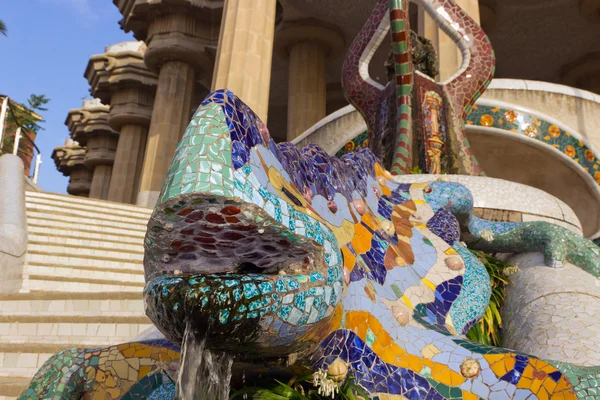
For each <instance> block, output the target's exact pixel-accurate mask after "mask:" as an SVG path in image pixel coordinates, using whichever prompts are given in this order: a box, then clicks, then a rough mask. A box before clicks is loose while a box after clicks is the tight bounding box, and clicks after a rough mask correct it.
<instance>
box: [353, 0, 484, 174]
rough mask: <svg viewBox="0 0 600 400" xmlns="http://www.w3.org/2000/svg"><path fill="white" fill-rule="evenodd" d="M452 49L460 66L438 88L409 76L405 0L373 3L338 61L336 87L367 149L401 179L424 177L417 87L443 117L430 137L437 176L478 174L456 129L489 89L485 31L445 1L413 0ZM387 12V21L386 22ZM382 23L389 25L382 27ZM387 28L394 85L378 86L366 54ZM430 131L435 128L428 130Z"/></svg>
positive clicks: (426, 159) (426, 151)
mask: <svg viewBox="0 0 600 400" xmlns="http://www.w3.org/2000/svg"><path fill="white" fill-rule="evenodd" d="M418 3H420V4H421V5H422V6H423V7H424V8H425V10H426V11H427V12H428V13H429V14H430V15H431V16H432V18H433V19H434V20H435V21H436V22H437V23H438V24H439V25H440V27H441V29H443V30H444V31H445V32H446V33H447V34H448V35H449V36H450V37H451V38H452V39H454V41H455V42H456V43H457V45H458V47H459V48H460V50H461V52H462V56H463V63H462V65H461V67H460V69H459V70H458V71H457V72H456V73H455V74H454V75H453V76H451V77H450V78H449V79H447V80H446V81H444V82H439V83H438V82H434V81H432V80H431V79H429V78H428V77H426V76H424V75H422V74H418V73H415V71H414V67H413V65H412V61H411V52H412V48H411V43H410V35H409V34H407V32H410V27H409V22H408V17H407V15H408V14H407V11H408V0H378V2H377V4H376V6H375V9H374V10H373V13H372V14H371V16H370V17H369V19H368V20H367V22H366V24H365V25H364V27H363V28H362V30H361V31H360V33H359V34H358V36H357V37H356V39H355V40H354V42H353V43H352V45H351V47H350V49H349V52H348V55H347V57H346V60H345V62H344V68H343V74H342V84H343V87H344V91H345V93H346V96H347V98H348V100H349V102H350V103H351V104H352V105H354V106H355V107H356V108H357V109H358V110H359V111H360V112H361V114H362V115H363V117H364V119H365V121H366V123H367V128H368V131H369V143H370V147H371V149H372V150H373V151H374V152H375V154H376V155H377V156H378V157H379V158H381V159H383V161H384V163H385V164H386V166H388V167H389V168H391V170H392V172H393V173H395V174H402V173H407V172H408V170H409V169H410V168H412V167H415V166H419V167H421V169H422V170H424V172H430V171H428V169H429V168H428V166H429V165H435V160H431V159H430V157H431V154H434V153H435V152H432V151H431V148H430V147H431V146H429V144H430V143H432V140H431V138H429V137H427V133H426V131H427V130H426V129H425V128H424V125H425V121H424V120H423V119H418V120H417V121H416V122H417V123H416V124H414V123H413V121H412V118H411V116H412V107H413V106H414V107H416V108H417V110H416V112H417V115H419V114H420V113H422V110H421V108H422V107H423V103H424V101H425V97H426V96H425V93H424V92H423V91H420V90H419V89H420V88H422V87H424V86H429V91H434V92H436V93H437V94H438V95H440V96H441V97H442V98H443V100H444V101H443V104H442V105H441V106H442V108H443V110H442V112H440V115H444V116H445V117H444V118H443V119H442V120H441V121H439V123H440V124H441V125H442V129H441V130H442V134H441V136H440V138H439V140H441V142H443V143H440V141H439V140H438V138H436V139H434V140H433V142H435V149H438V148H442V149H443V156H442V157H441V159H442V160H443V163H442V165H438V167H439V169H441V170H442V171H443V172H444V173H455V174H467V175H481V174H482V173H483V171H482V170H481V168H480V166H479V164H478V162H477V160H476V158H475V156H474V155H473V153H472V151H471V149H470V146H469V142H468V140H467V138H466V135H465V131H464V120H465V118H466V116H467V114H468V113H469V111H470V109H471V107H472V105H473V104H474V103H475V101H476V100H477V99H478V98H479V97H480V96H481V94H482V93H483V91H484V90H485V89H486V88H487V86H488V85H489V83H490V81H491V79H492V77H493V73H494V69H495V58H494V51H493V49H492V46H491V43H490V41H489V40H488V38H487V36H486V35H485V32H484V31H483V30H482V29H481V27H479V25H477V23H476V22H475V21H474V20H473V19H472V18H470V17H469V16H468V15H467V14H466V13H465V12H464V11H463V10H462V9H461V8H460V7H459V6H458V5H456V4H455V3H454V1H453V0H433V1H427V2H425V1H418ZM388 13H389V16H390V19H389V20H388ZM390 20H391V21H392V23H391V24H390ZM390 25H391V30H392V51H393V55H394V74H395V79H393V80H392V82H390V83H388V84H387V86H383V85H381V84H379V83H377V82H375V81H374V80H373V79H371V78H370V77H369V73H368V67H369V62H370V60H371V58H372V55H373V53H374V52H375V50H376V49H377V47H379V45H380V44H381V43H382V42H383V40H384V39H385V36H386V34H387V31H388V29H389V28H390ZM434 130H435V131H436V132H437V131H438V130H437V129H434Z"/></svg>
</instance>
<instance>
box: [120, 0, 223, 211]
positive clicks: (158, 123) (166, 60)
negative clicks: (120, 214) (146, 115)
mask: <svg viewBox="0 0 600 400" xmlns="http://www.w3.org/2000/svg"><path fill="white" fill-rule="evenodd" d="M114 3H115V4H116V5H117V7H119V10H120V11H121V13H122V14H123V15H124V17H125V18H124V19H123V20H122V21H121V26H122V28H123V29H124V30H125V31H129V30H132V31H133V32H134V36H135V37H136V38H137V39H141V40H144V41H145V42H146V44H147V45H148V49H147V50H146V52H145V54H144V62H145V64H146V66H147V67H148V69H149V70H150V71H153V72H155V73H156V74H157V75H158V84H157V89H156V96H155V100H154V107H153V110H152V119H151V121H150V129H149V131H148V140H147V143H146V151H145V155H144V163H143V168H142V175H141V179H140V189H139V193H138V195H137V200H136V204H138V205H140V206H146V207H153V206H154V205H155V204H156V201H157V199H158V195H159V194H160V190H161V188H162V185H163V182H164V180H165V176H166V173H167V170H168V169H169V165H170V163H171V159H172V158H173V154H174V153H175V148H176V146H177V143H178V142H179V139H180V138H181V136H182V135H183V132H184V131H185V128H186V126H187V124H188V123H189V119H190V109H191V106H192V102H193V97H194V86H195V82H196V81H197V80H198V79H200V78H201V77H202V76H204V75H210V74H211V72H212V70H213V60H212V58H211V52H212V51H213V49H214V46H215V45H216V42H217V39H218V37H217V31H216V29H215V24H214V23H213V21H215V20H216V19H217V18H218V16H220V14H221V12H222V4H221V2H219V1H206V2H203V4H202V5H199V4H198V2H197V1H195V0H180V1H178V2H176V3H173V4H172V3H171V2H163V1H161V2H157V1H154V0H114Z"/></svg>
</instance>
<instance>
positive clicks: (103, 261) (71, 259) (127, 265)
mask: <svg viewBox="0 0 600 400" xmlns="http://www.w3.org/2000/svg"><path fill="white" fill-rule="evenodd" d="M25 263H26V264H31V265H41V266H48V267H51V266H58V267H73V268H77V267H88V268H93V269H98V270H110V271H122V272H132V271H143V270H144V266H143V264H142V261H141V260H123V259H116V260H115V259H112V258H107V257H102V255H98V256H94V257H92V256H91V255H85V254H76V255H74V254H72V255H70V254H55V253H53V252H52V251H45V250H44V249H41V250H37V251H34V250H31V249H30V250H29V251H28V252H27V255H26V257H25Z"/></svg>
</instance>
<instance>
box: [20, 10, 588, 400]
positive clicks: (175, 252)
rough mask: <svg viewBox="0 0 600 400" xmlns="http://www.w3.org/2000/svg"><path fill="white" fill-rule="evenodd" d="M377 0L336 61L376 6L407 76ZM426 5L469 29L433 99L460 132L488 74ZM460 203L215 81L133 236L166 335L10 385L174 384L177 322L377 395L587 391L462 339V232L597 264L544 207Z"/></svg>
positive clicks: (456, 192) (562, 371) (70, 392)
mask: <svg viewBox="0 0 600 400" xmlns="http://www.w3.org/2000/svg"><path fill="white" fill-rule="evenodd" d="M389 4H391V6H389V5H388V2H387V0H385V1H383V0H381V1H379V2H378V3H377V6H376V9H375V12H374V13H373V16H372V17H371V18H370V19H369V21H368V23H367V26H366V27H365V29H364V30H363V32H362V33H361V34H360V35H359V38H358V39H357V42H355V45H353V47H352V49H353V50H352V53H351V55H350V58H349V59H350V60H351V61H352V62H354V63H355V64H354V65H355V66H357V65H359V62H360V60H361V57H362V56H363V53H364V51H365V50H366V49H368V47H369V43H370V41H371V39H373V37H374V36H375V31H376V30H377V29H376V28H378V27H379V25H380V22H381V21H382V20H383V18H384V15H385V13H387V12H388V11H390V10H391V14H392V15H391V21H392V32H393V34H394V35H395V37H394V46H395V49H394V53H395V55H396V56H398V58H399V61H398V62H397V64H396V67H397V71H396V75H397V77H398V79H399V81H396V83H398V82H401V83H402V84H403V85H406V84H407V80H406V79H407V77H408V76H410V70H409V71H407V70H406V65H405V60H404V58H403V54H404V52H405V51H406V48H404V47H403V46H404V45H405V41H406V40H405V39H406V38H403V37H402V32H404V33H406V32H407V28H408V24H407V19H406V13H405V11H406V7H407V2H406V1H401V0H392V1H391V3H389ZM427 5H428V7H434V8H435V7H438V14H439V18H440V20H441V19H444V18H445V17H444V15H445V16H446V17H447V18H446V19H448V18H450V19H454V20H455V21H458V22H457V25H458V27H459V28H458V31H459V33H461V34H463V35H465V36H464V37H466V38H468V40H467V39H464V40H465V41H470V42H471V44H470V45H469V46H470V47H469V49H470V51H471V53H472V58H474V59H473V60H472V63H471V64H470V65H468V66H467V68H466V70H465V72H464V73H462V72H461V74H460V75H459V76H457V77H455V78H454V79H453V80H451V81H450V82H449V83H447V84H445V90H446V91H447V92H448V93H449V100H448V101H449V102H450V103H451V105H450V108H449V109H448V112H447V115H453V117H452V118H454V119H455V120H454V121H453V123H452V125H449V131H448V132H450V133H449V135H452V134H454V135H456V136H455V137H456V138H459V139H460V138H461V136H460V135H462V134H463V133H462V131H460V132H459V131H457V130H456V129H454V128H453V127H455V126H456V124H457V123H458V125H460V120H456V117H457V115H460V116H462V115H463V114H464V113H465V112H467V111H468V109H469V108H470V107H471V105H472V102H473V101H474V99H475V98H476V97H477V96H478V95H479V94H480V92H481V91H482V90H483V89H484V88H485V86H486V85H487V83H489V82H488V81H489V77H490V74H491V72H492V71H493V52H492V50H491V47H490V46H489V42H487V39H486V38H485V35H484V34H483V32H482V31H481V29H480V28H479V27H477V26H476V25H475V23H474V22H473V21H472V20H470V19H469V18H468V17H467V16H466V14H465V13H464V12H462V11H461V10H460V9H459V8H458V7H457V6H456V5H455V4H454V3H453V2H452V1H451V0H430V1H428V2H427ZM388 7H389V9H388ZM439 7H441V8H439ZM439 10H442V11H444V12H443V13H442V12H440V11H439ZM444 13H445V14H444ZM444 23H446V24H447V22H444ZM453 29H456V28H453ZM463 45H464V43H463ZM360 49H362V50H360ZM359 50H360V51H359ZM403 65H404V67H403ZM409 68H410V67H409ZM348 74H350V75H351V73H348ZM471 74H472V75H471ZM346 78H349V79H350V81H345V84H347V83H348V82H350V84H351V85H356V86H355V87H352V88H351V89H350V90H351V91H354V93H353V96H354V98H355V99H356V98H358V97H360V96H367V97H369V96H370V94H372V95H373V96H374V97H369V98H370V99H371V100H373V99H374V98H377V100H382V98H381V97H378V96H380V94H381V93H379V92H377V91H378V90H380V89H377V88H375V89H373V86H369V87H365V86H364V85H365V84H366V83H365V81H361V82H359V81H352V79H351V77H350V76H346ZM363 89H364V92H362V94H361V93H358V92H356V91H362V90H363ZM406 89H407V88H406V87H404V88H400V91H399V92H398V93H396V94H395V95H394V97H393V98H394V99H397V98H398V97H403V98H404V100H406V101H405V102H404V103H403V102H402V101H401V102H400V103H399V104H398V107H397V108H398V110H400V113H399V118H398V120H399V123H398V126H394V129H393V131H394V132H396V133H397V134H398V135H399V136H400V137H402V136H403V135H404V137H405V138H408V136H409V135H410V129H409V128H410V126H407V125H406V124H405V122H406V121H410V120H409V119H408V120H407V119H406V118H405V117H404V116H403V115H404V114H406V113H407V112H408V110H409V108H407V106H408V105H409V102H408V100H407V98H406V95H407V92H406ZM370 90H371V92H369V91H370ZM388 95H389V93H387V94H386V95H385V96H388ZM436 95H437V92H435V91H427V92H425V93H423V96H424V97H423V100H424V104H425V103H426V102H428V103H427V104H428V107H430V108H429V109H428V110H427V113H428V115H429V116H430V117H431V120H430V122H432V121H434V120H435V121H438V122H439V119H437V118H438V115H439V114H436V113H437V111H439V108H438V107H442V106H444V105H443V104H442V103H441V102H440V101H438V100H439V99H438V97H439V95H437V97H436ZM361 101H362V100H361ZM383 103H385V101H383V102H378V103H377V104H378V106H377V107H380V108H379V109H378V112H380V111H381V109H382V108H383V107H384V106H382V104H383ZM365 104H368V102H367V103H365ZM363 105H364V104H363ZM394 107H395V106H394ZM394 107H390V108H389V109H390V110H391V109H394ZM367 111H368V110H367ZM363 112H365V109H363ZM369 112H370V111H369ZM369 112H366V115H367V123H368V126H369V129H370V130H371V129H373V126H374V125H369V124H371V123H373V119H372V118H371V116H370V114H369ZM377 115H380V114H377ZM382 121H384V122H385V125H386V126H387V124H388V123H389V122H390V121H395V120H393V119H389V120H388V119H385V118H384V119H383V120H382ZM403 121H404V123H403ZM484 121H488V122H489V120H488V119H484ZM382 126H383V125H377V127H379V128H381V127H382ZM398 127H401V128H402V129H401V130H399V129H397V128H398ZM427 129H428V130H427ZM453 129H454V130H453ZM460 129H462V127H461V128H460ZM377 132H383V130H377ZM424 132H429V133H428V134H429V139H433V142H436V141H438V140H442V138H444V134H445V133H444V132H442V131H440V130H437V129H435V127H434V125H433V124H432V125H429V126H427V127H426V129H425V131H424ZM452 132H454V133H452ZM370 134H371V138H370V139H369V141H371V139H372V138H373V137H375V136H374V135H372V131H370ZM429 139H428V140H429ZM375 142H377V141H375ZM458 142H459V143H461V145H462V146H463V147H462V152H458V153H456V154H460V157H461V158H460V159H461V160H463V164H462V167H461V168H463V169H464V170H465V171H467V172H476V171H477V166H476V161H475V160H474V159H473V158H472V157H471V154H470V152H469V151H468V143H467V142H466V139H465V140H462V139H460V140H459V141H458ZM371 144H372V146H373V147H374V148H375V149H377V148H378V146H379V145H378V144H377V143H371ZM434 144H435V143H434ZM400 147H401V148H402V145H401V146H400ZM403 148H405V149H409V148H410V146H409V144H407V146H406V147H403ZM396 149H397V148H396ZM429 150H431V148H430V149H429ZM396 153H397V152H396ZM432 154H433V153H432ZM435 162H436V161H435V157H434V156H431V160H430V162H429V163H427V164H425V165H426V166H427V168H430V167H431V168H437V167H435ZM405 166H406V165H405ZM397 167H398V166H397ZM398 168H399V167H398ZM402 168H403V167H402ZM402 168H400V169H402ZM472 210H473V197H472V195H471V193H470V191H469V190H468V189H467V188H466V187H464V186H462V185H460V184H457V183H451V182H444V181H436V182H432V183H429V184H424V183H411V184H402V183H399V182H397V181H395V180H394V179H393V176H392V174H391V173H390V172H388V171H387V170H385V169H384V167H383V166H382V164H381V163H380V162H379V160H378V159H377V157H376V155H375V154H374V153H373V152H372V151H371V150H370V149H367V148H362V149H359V150H358V151H355V152H351V153H348V154H345V155H343V156H342V157H341V158H336V157H332V156H329V155H328V154H327V153H326V152H325V151H323V150H322V149H321V148H319V147H317V146H314V145H309V146H306V147H304V148H302V149H299V148H296V147H295V146H294V145H292V144H289V143H282V144H276V143H275V142H274V141H273V140H272V139H271V138H270V136H269V133H268V131H267V128H266V126H265V125H264V123H262V122H261V121H260V120H259V119H258V117H257V116H256V115H255V114H254V112H252V110H250V109H249V108H248V106H247V105H245V104H244V103H243V102H242V101H241V100H240V99H238V98H237V97H236V96H235V95H234V94H233V93H231V92H229V91H227V90H220V91H216V92H213V93H211V94H210V95H209V96H208V97H207V98H206V100H205V101H204V102H203V103H202V105H201V106H200V107H199V109H198V110H197V111H196V113H195V115H194V117H193V118H192V121H191V122H190V125H189V126H188V129H187V130H186V132H185V134H184V136H183V138H182V139H181V142H180V143H179V146H178V147H177V151H176V154H175V156H174V159H173V162H172V164H171V167H170V169H169V171H168V174H167V177H166V181H165V185H164V187H163V190H162V192H161V195H160V197H159V203H158V204H157V206H156V208H155V210H154V212H153V214H152V217H151V219H150V222H149V223H148V230H147V235H146V238H145V258H144V267H145V277H146V287H145V290H144V299H145V302H146V310H147V314H148V316H149V317H150V318H151V320H152V321H153V322H154V323H155V325H156V326H157V327H158V328H159V329H160V331H161V332H163V333H164V334H165V336H166V337H167V340H161V341H150V342H140V343H130V344H124V345H119V346H113V347H109V348H107V349H94V350H76V349H72V350H66V351H64V352H61V353H58V354H57V355H55V356H53V357H52V358H50V359H49V360H48V362H46V363H45V364H44V366H43V367H42V368H41V370H40V371H39V372H38V373H37V374H36V376H35V377H34V379H33V381H32V383H31V385H30V387H29V388H27V389H26V390H25V392H24V393H23V394H22V395H21V397H20V398H21V399H38V398H67V399H79V398H81V397H85V398H92V399H96V398H98V399H99V398H102V399H104V398H112V399H116V398H128V399H129V398H131V399H133V398H170V397H173V396H174V391H175V390H174V384H173V382H172V380H173V378H172V370H173V369H174V365H175V364H176V362H177V360H178V359H179V353H178V352H177V350H178V348H177V347H176V346H175V345H173V344H171V343H187V339H188V338H189V337H190V334H189V332H190V329H193V331H194V333H195V334H196V335H198V336H201V337H202V339H203V342H202V343H205V344H206V346H207V348H210V349H211V350H214V351H220V352H223V353H229V354H232V355H233V356H234V357H235V358H236V361H238V362H239V361H242V362H248V363H252V362H259V363H262V362H264V361H265V360H276V361H277V362H282V361H283V360H287V362H290V363H291V362H293V361H291V360H294V359H295V360H296V361H297V362H299V363H304V364H312V366H313V367H314V368H317V369H322V370H325V371H330V369H331V368H332V367H333V366H334V365H337V366H340V365H343V366H344V367H345V368H343V370H345V371H346V372H344V374H343V376H342V378H347V377H348V376H352V377H353V378H354V380H355V382H356V383H357V384H358V385H360V386H362V387H363V388H364V389H365V390H366V391H367V392H368V393H369V394H370V397H371V398H374V399H377V398H380V399H381V398H410V399H421V398H422V399H469V400H472V399H478V398H485V399H487V398H490V399H494V398H497V399H506V398H516V399H526V398H550V397H556V398H563V399H572V398H577V397H579V398H588V397H593V396H595V394H596V387H597V383H598V381H597V379H598V374H600V369H599V368H597V367H595V368H580V367H577V366H573V365H567V364H558V363H549V362H546V361H542V360H539V359H537V358H536V357H533V356H529V355H524V354H518V353H516V352H513V351H511V350H508V349H501V348H494V347H490V346H484V345H481V344H477V343H473V342H470V341H468V340H467V339H466V338H465V336H464V335H465V333H466V332H467V330H468V329H469V328H470V327H471V326H472V325H473V324H474V323H476V322H477V321H478V320H479V319H480V318H481V317H482V315H483V313H484V312H485V310H486V307H487V305H488V303H489V299H490V293H491V283H490V278H489V276H488V275H487V272H486V270H485V268H484V266H483V265H482V264H481V262H480V261H479V259H478V258H477V257H475V256H473V255H472V254H471V253H470V252H469V251H468V250H467V248H466V246H465V244H464V243H463V242H461V232H463V231H468V232H469V233H470V235H471V236H472V237H473V238H474V240H476V241H480V242H483V243H485V244H486V245H488V246H489V247H490V248H492V249H497V250H501V251H506V252H522V251H539V252H543V253H544V254H545V255H546V258H547V262H548V264H549V265H551V266H559V265H560V264H561V263H563V262H566V261H568V262H571V263H573V264H576V265H577V266H579V267H580V268H582V269H583V270H585V271H587V272H589V273H590V274H591V275H593V276H599V275H600V250H599V249H598V247H597V246H595V245H594V244H593V243H591V242H589V241H587V240H586V239H583V238H581V237H578V236H576V235H575V234H573V233H572V232H570V231H567V230H566V229H563V228H560V227H557V226H554V225H551V224H548V223H544V222H522V223H497V222H491V221H486V220H483V219H480V218H477V217H475V216H473V215H472ZM184 339H185V341H184ZM187 354H189V353H187ZM292 356H293V357H292ZM186 360H187V358H186ZM182 368H185V367H182Z"/></svg>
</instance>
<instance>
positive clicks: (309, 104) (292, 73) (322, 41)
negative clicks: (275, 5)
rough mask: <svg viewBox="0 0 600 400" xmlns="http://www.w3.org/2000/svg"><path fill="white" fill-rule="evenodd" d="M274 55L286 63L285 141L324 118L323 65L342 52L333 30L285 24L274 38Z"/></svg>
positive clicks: (314, 24) (302, 23)
mask: <svg viewBox="0 0 600 400" xmlns="http://www.w3.org/2000/svg"><path fill="white" fill-rule="evenodd" d="M275 40H276V42H275V51H276V52H277V55H278V56H280V57H282V58H287V59H288V60H289V77H288V120H287V140H288V141H291V140H292V139H294V138H296V137H297V136H299V135H300V134H301V133H302V132H304V131H305V130H307V129H308V128H310V127H311V126H313V125H314V124H315V123H317V122H318V121H319V120H321V119H322V118H324V117H325V115H326V105H327V77H326V61H327V58H328V57H330V56H331V55H332V53H335V55H337V53H339V52H340V51H341V50H342V49H343V48H344V39H343V36H342V34H341V33H340V32H339V30H338V29H336V28H335V27H332V26H329V25H326V24H324V23H323V22H320V21H315V20H298V21H293V22H285V23H284V24H283V25H282V26H281V27H280V28H279V29H278V30H277V34H276V39H275Z"/></svg>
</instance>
